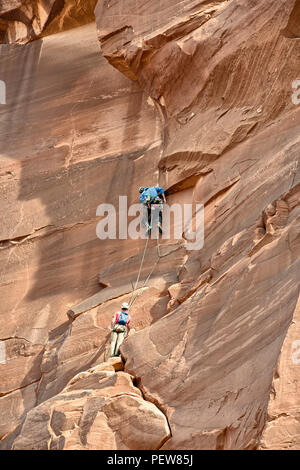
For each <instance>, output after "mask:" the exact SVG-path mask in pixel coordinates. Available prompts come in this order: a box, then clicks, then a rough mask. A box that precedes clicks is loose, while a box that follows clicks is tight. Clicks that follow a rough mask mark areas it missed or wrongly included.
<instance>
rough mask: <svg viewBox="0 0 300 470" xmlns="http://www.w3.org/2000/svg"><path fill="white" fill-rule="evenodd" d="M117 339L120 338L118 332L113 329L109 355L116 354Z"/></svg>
mask: <svg viewBox="0 0 300 470" xmlns="http://www.w3.org/2000/svg"><path fill="white" fill-rule="evenodd" d="M117 340H118V333H117V332H116V331H112V332H111V336H110V350H109V357H114V356H115V350H116V345H117Z"/></svg>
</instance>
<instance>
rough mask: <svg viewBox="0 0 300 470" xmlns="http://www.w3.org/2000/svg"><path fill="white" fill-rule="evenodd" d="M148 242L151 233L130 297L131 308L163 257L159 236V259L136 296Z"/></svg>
mask: <svg viewBox="0 0 300 470" xmlns="http://www.w3.org/2000/svg"><path fill="white" fill-rule="evenodd" d="M148 242H149V235H148V237H147V240H146V244H145V248H144V253H143V256H142V261H141V264H140V269H139V273H138V277H137V280H136V283H135V286H134V289H133V291H132V294H131V299H130V302H129V309H128V310H130V309H131V307H132V306H133V304H134V303H135V301H136V300H137V299H138V298H139V296H140V295H141V294H142V292H143V289H144V288H145V287H146V285H147V284H148V282H149V280H150V278H151V276H152V274H153V272H154V270H155V268H156V266H157V265H158V263H159V260H160V258H161V254H160V247H159V241H158V237H157V255H158V257H157V260H156V262H155V264H154V266H153V268H152V269H151V271H150V274H149V275H148V276H147V278H146V279H145V281H144V283H143V285H142V287H141V288H140V292H138V293H137V294H136V295H135V296H134V293H135V291H136V290H137V286H138V283H139V280H140V276H141V272H142V267H143V264H144V260H145V256H146V252H147V247H148Z"/></svg>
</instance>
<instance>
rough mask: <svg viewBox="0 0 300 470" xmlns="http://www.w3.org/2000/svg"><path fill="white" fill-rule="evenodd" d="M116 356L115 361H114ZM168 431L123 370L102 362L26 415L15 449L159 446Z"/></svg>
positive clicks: (128, 448) (165, 421)
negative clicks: (117, 370)
mask: <svg viewBox="0 0 300 470" xmlns="http://www.w3.org/2000/svg"><path fill="white" fill-rule="evenodd" d="M116 362H118V361H115V360H112V363H113V364H116ZM169 436H170V431H169V427H168V423H167V420H166V418H165V416H164V415H163V413H162V412H161V411H160V410H158V409H157V407H156V406H155V405H153V404H152V403H148V402H146V401H145V400H144V399H143V398H142V395H141V392H140V390H139V389H138V388H136V387H135V386H134V385H133V383H132V378H131V377H130V375H128V374H127V373H125V372H122V371H119V372H116V371H115V368H114V367H113V365H112V364H111V363H109V362H108V363H102V364H100V365H98V366H95V367H93V368H91V369H89V370H87V371H85V372H82V373H80V374H77V375H76V376H75V377H73V379H72V380H71V381H70V382H69V384H68V385H67V386H66V387H65V389H64V390H63V391H62V392H61V393H60V394H59V395H57V396H56V397H54V398H51V399H50V400H47V401H45V402H44V403H42V404H41V405H39V406H37V407H35V408H34V409H33V410H32V411H30V412H29V413H28V414H27V417H26V420H25V422H24V425H23V427H22V430H21V433H20V435H19V436H18V438H17V439H16V440H15V442H14V444H13V446H12V448H13V449H31V450H48V449H56V450H63V449H65V450H72V449H77V450H97V449H103V450H105V449H120V450H121V449H122V450H130V449H137V450H145V449H159V448H160V447H161V445H162V444H163V443H164V442H165V441H166V440H167V439H168V438H169Z"/></svg>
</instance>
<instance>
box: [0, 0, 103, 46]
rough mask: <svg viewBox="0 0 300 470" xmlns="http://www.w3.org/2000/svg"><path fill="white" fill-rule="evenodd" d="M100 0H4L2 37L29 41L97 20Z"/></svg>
mask: <svg viewBox="0 0 300 470" xmlns="http://www.w3.org/2000/svg"><path fill="white" fill-rule="evenodd" d="M96 3H97V0H4V1H2V2H1V4H0V40H1V42H5V43H9V44H15V43H19V44H25V43H27V42H29V41H32V40H34V39H37V38H39V37H42V36H48V35H49V34H53V33H57V32H60V31H65V30H67V29H71V28H76V27H77V26H81V25H83V24H86V23H91V22H92V21H94V8H95V5H96Z"/></svg>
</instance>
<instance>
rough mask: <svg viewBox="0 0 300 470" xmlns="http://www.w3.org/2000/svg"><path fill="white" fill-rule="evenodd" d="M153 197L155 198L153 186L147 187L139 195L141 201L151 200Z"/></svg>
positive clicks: (155, 193) (155, 192) (155, 191)
mask: <svg viewBox="0 0 300 470" xmlns="http://www.w3.org/2000/svg"><path fill="white" fill-rule="evenodd" d="M155 198H157V190H156V188H155V187H151V188H147V189H145V191H144V192H143V194H142V196H141V201H143V202H145V201H147V202H150V203H151V202H152V201H153V200H154V199H155Z"/></svg>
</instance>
